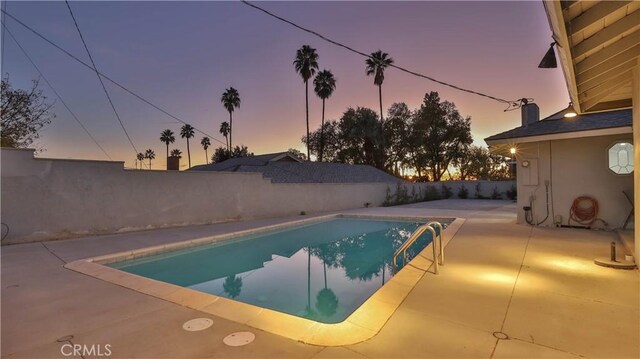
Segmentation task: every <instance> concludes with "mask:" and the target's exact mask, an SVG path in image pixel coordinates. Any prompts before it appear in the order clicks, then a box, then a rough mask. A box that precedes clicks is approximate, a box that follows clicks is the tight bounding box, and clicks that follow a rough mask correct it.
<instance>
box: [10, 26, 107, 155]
mask: <svg viewBox="0 0 640 359" xmlns="http://www.w3.org/2000/svg"><path fill="white" fill-rule="evenodd" d="M2 26H3V28H4V31H6V32H7V33H8V34H9V36H10V37H11V38H12V39H13V41H14V42H15V43H16V45H18V48H20V50H21V51H22V53H23V54H24V56H25V57H26V58H27V59H28V60H29V62H31V65H33V67H34V68H35V69H36V71H38V73H39V74H40V77H42V78H43V79H44V82H46V83H47V85H48V86H49V88H50V89H51V91H53V93H54V94H55V95H56V97H57V98H58V100H60V103H62V105H63V106H64V107H65V108H66V109H67V111H69V113H70V114H71V116H72V117H73V119H74V120H76V122H77V123H78V125H80V127H82V129H83V130H84V132H85V133H86V134H87V135H88V136H89V137H90V138H91V140H92V141H93V142H94V143H95V144H96V146H98V148H100V150H101V151H102V153H104V155H105V156H107V158H108V159H110V160H112V158H111V156H109V154H108V153H107V151H105V149H104V148H103V147H102V146H101V145H100V143H98V140H96V139H95V137H93V135H92V134H91V132H89V130H88V129H87V128H86V127H85V126H84V124H83V123H82V121H80V119H79V118H78V116H76V114H75V113H74V112H73V111H71V109H70V108H69V106H67V103H66V102H65V101H64V100H63V99H62V96H60V94H59V93H58V91H56V89H55V88H54V87H53V85H51V83H50V82H49V80H48V79H47V77H46V76H45V75H44V74H43V73H42V71H40V68H38V66H37V65H36V63H35V62H34V61H33V59H32V58H31V56H29V54H28V53H27V51H26V50H25V49H24V48H23V47H22V45H20V43H19V42H18V40H17V39H16V37H15V36H13V34H12V33H11V31H10V30H9V29H8V28H7V25H6V24H4V23H3V24H2Z"/></svg>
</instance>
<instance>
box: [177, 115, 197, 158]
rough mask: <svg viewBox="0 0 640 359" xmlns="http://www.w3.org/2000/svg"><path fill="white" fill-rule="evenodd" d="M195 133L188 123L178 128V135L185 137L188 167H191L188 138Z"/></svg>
mask: <svg viewBox="0 0 640 359" xmlns="http://www.w3.org/2000/svg"><path fill="white" fill-rule="evenodd" d="M194 135H195V129H194V128H193V126H191V125H189V124H185V125H184V126H182V128H181V129H180V137H182V138H186V139H187V158H188V159H189V168H191V150H190V148H189V139H190V138H193V136H194Z"/></svg>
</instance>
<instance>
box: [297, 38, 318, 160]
mask: <svg viewBox="0 0 640 359" xmlns="http://www.w3.org/2000/svg"><path fill="white" fill-rule="evenodd" d="M293 66H294V68H295V70H296V72H297V73H298V74H300V76H301V77H302V81H304V86H305V105H306V120H307V138H309V79H310V78H311V76H313V75H314V74H315V73H316V70H317V69H318V53H317V52H316V49H314V48H313V47H311V46H309V45H303V46H302V47H301V48H300V49H298V51H297V52H296V58H295V60H294V61H293ZM310 158H311V153H310V151H309V147H308V146H307V159H310Z"/></svg>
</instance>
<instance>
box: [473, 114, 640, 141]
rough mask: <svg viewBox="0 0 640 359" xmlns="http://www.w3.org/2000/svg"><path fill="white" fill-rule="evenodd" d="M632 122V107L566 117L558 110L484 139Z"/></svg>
mask: <svg viewBox="0 0 640 359" xmlns="http://www.w3.org/2000/svg"><path fill="white" fill-rule="evenodd" d="M631 124H632V117H631V109H625V110H617V111H607V112H599V113H589V114H582V115H578V116H576V117H573V118H564V117H563V116H562V112H558V113H555V114H553V115H551V116H549V117H547V118H545V119H543V120H540V121H538V122H535V123H532V124H529V125H528V126H520V127H516V128H514V129H511V130H509V131H505V132H502V133H499V134H497V135H493V136H490V137H487V138H485V139H484V140H485V141H486V142H491V141H496V140H506V139H513V138H520V137H530V136H541V135H550V134H558V133H566V132H578V131H589V130H601V129H605V128H614V127H625V126H631Z"/></svg>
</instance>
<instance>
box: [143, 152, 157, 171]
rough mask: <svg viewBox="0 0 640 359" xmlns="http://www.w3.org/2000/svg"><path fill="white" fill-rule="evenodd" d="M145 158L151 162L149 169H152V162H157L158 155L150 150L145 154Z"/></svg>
mask: <svg viewBox="0 0 640 359" xmlns="http://www.w3.org/2000/svg"><path fill="white" fill-rule="evenodd" d="M144 158H146V159H148V160H149V169H151V160H155V159H156V153H155V152H154V151H153V150H152V149H148V150H147V151H146V152H145V153H144Z"/></svg>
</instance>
